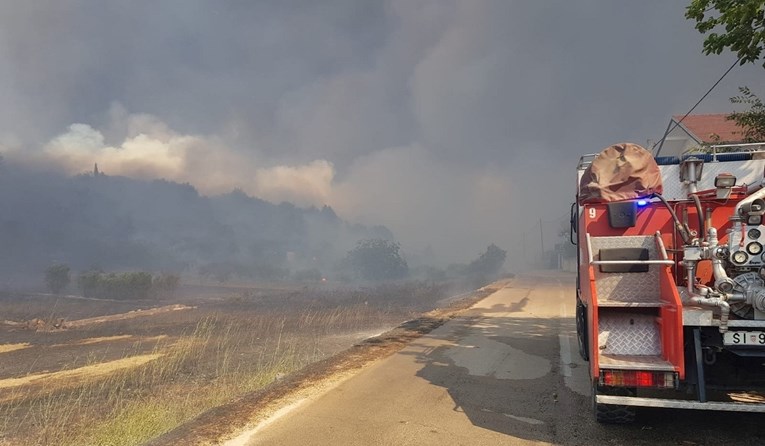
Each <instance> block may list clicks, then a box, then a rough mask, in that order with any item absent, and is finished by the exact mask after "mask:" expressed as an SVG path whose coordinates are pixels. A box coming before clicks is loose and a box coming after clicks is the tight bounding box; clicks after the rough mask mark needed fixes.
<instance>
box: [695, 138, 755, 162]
mask: <svg viewBox="0 0 765 446" xmlns="http://www.w3.org/2000/svg"><path fill="white" fill-rule="evenodd" d="M706 147H708V148H709V149H711V150H712V152H711V153H709V152H705V151H704V150H702V149H697V150H689V151H687V152H685V153H683V154H682V156H688V155H700V154H703V155H712V161H717V155H720V154H723V153H724V154H726V155H731V154H752V153H765V142H751V143H742V144H711V145H709V146H706ZM726 148H734V149H743V150H737V151H732V152H727V151H726V152H721V151H720V149H726Z"/></svg>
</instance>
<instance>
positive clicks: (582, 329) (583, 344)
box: [576, 298, 590, 361]
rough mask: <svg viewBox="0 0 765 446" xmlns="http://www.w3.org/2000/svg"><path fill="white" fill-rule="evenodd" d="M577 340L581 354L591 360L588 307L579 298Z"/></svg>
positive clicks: (577, 301) (577, 306)
mask: <svg viewBox="0 0 765 446" xmlns="http://www.w3.org/2000/svg"><path fill="white" fill-rule="evenodd" d="M576 340H577V342H578V343H579V355H580V356H581V357H582V359H584V360H585V361H589V360H590V342H589V336H588V333H587V307H585V306H584V304H583V303H582V301H581V300H579V298H577V299H576Z"/></svg>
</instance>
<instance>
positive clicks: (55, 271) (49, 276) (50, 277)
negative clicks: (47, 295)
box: [45, 263, 72, 294]
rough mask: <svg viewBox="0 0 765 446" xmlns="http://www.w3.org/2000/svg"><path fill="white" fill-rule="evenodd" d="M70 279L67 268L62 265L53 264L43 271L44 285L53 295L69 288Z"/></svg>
mask: <svg viewBox="0 0 765 446" xmlns="http://www.w3.org/2000/svg"><path fill="white" fill-rule="evenodd" d="M71 281H72V279H71V277H70V276H69V267H68V266H66V265H62V264H59V263H57V264H55V265H51V266H50V267H48V269H46V270H45V285H46V286H47V287H48V290H50V292H51V293H53V294H58V293H60V292H61V291H63V290H64V288H66V287H67V286H69V282H71Z"/></svg>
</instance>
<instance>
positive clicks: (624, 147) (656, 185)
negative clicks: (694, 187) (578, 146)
mask: <svg viewBox="0 0 765 446" xmlns="http://www.w3.org/2000/svg"><path fill="white" fill-rule="evenodd" d="M654 192H656V193H661V192H662V184H661V172H659V166H658V165H657V164H656V161H655V160H654V159H653V156H652V155H651V152H649V151H648V150H646V149H644V148H642V147H640V146H639V145H637V144H632V143H620V144H614V145H613V146H611V147H607V148H605V149H604V150H603V151H602V152H600V153H599V154H598V156H597V157H595V159H594V160H593V161H592V164H590V165H589V167H587V169H586V170H585V171H584V174H583V175H582V179H581V181H580V182H579V204H583V203H585V202H587V203H592V202H608V201H619V200H630V199H635V198H640V197H645V196H648V195H651V194H652V193H654Z"/></svg>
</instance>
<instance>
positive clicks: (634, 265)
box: [571, 143, 765, 423]
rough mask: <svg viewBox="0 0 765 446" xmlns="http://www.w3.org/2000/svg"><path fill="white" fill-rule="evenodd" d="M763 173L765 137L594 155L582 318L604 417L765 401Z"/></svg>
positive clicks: (584, 219) (574, 211)
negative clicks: (693, 149) (665, 151)
mask: <svg viewBox="0 0 765 446" xmlns="http://www.w3.org/2000/svg"><path fill="white" fill-rule="evenodd" d="M731 150H735V151H731ZM764 174H765V145H764V144H754V145H738V146H736V148H735V149H733V148H730V147H725V146H717V147H712V148H711V149H709V151H707V152H705V153H696V154H689V155H684V156H682V157H660V158H653V156H652V155H651V154H650V153H649V152H648V151H646V150H645V149H643V148H641V147H639V146H637V145H634V144H628V143H625V144H617V145H614V146H611V147H609V148H607V149H605V150H604V151H602V152H601V153H600V154H597V155H585V156H584V157H582V158H581V160H580V162H579V166H578V178H579V184H578V187H577V201H576V203H574V204H573V205H572V207H571V221H572V242H574V243H576V244H577V245H578V249H577V253H578V275H577V276H578V278H577V307H576V308H577V311H576V322H577V335H578V339H579V350H580V353H581V355H582V357H583V358H584V359H585V360H588V361H589V364H590V373H591V374H590V376H591V379H592V398H593V400H592V401H593V409H594V412H595V416H596V418H597V420H598V421H600V422H607V423H625V422H631V421H632V420H633V419H634V417H635V408H636V407H640V406H643V407H659V408H676V409H697V410H721V411H741V412H765V393H762V390H763V389H765V255H764V253H763V246H764V245H765V225H763V223H764V222H763V214H765V187H763V186H765V178H764ZM574 234H575V235H574Z"/></svg>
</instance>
